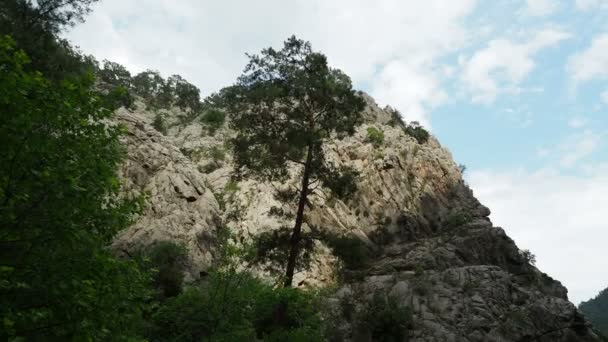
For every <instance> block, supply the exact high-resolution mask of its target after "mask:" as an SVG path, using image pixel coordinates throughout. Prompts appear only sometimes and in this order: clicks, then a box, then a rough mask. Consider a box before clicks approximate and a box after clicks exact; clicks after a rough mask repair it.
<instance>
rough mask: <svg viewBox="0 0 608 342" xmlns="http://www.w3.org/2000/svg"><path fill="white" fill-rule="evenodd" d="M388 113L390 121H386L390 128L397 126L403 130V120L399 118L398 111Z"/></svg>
mask: <svg viewBox="0 0 608 342" xmlns="http://www.w3.org/2000/svg"><path fill="white" fill-rule="evenodd" d="M390 112H391V119H390V120H389V121H388V124H389V125H390V126H391V127H395V126H399V127H401V128H404V129H405V127H406V125H405V122H404V121H403V118H402V117H401V113H399V111H398V110H396V109H393V110H391V111H390Z"/></svg>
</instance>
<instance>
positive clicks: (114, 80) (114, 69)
mask: <svg viewBox="0 0 608 342" xmlns="http://www.w3.org/2000/svg"><path fill="white" fill-rule="evenodd" d="M97 76H98V77H99V79H100V80H102V81H104V82H106V83H107V84H109V85H113V86H122V87H125V88H127V89H128V88H129V87H130V86H131V73H130V72H129V70H127V68H125V67H124V66H122V65H120V64H118V63H116V62H111V61H108V60H107V59H105V60H104V61H103V68H102V69H100V70H99V71H98V72H97Z"/></svg>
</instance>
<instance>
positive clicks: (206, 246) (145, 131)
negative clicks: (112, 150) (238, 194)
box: [114, 108, 221, 279]
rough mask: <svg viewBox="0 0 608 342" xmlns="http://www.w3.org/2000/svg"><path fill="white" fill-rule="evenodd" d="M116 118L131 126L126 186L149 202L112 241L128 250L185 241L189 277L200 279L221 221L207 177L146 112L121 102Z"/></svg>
mask: <svg viewBox="0 0 608 342" xmlns="http://www.w3.org/2000/svg"><path fill="white" fill-rule="evenodd" d="M116 120H117V122H118V123H120V124H122V125H124V126H125V127H126V129H127V134H125V136H124V138H123V143H124V145H125V146H126V150H127V159H126V161H125V163H124V164H123V165H122V168H121V173H122V179H123V180H124V189H125V190H126V191H127V192H128V193H129V194H131V195H134V196H138V195H144V196H145V199H146V205H145V208H144V211H143V213H142V214H141V217H139V219H138V220H137V222H136V223H135V224H134V225H133V226H131V227H130V228H129V229H127V230H126V231H123V232H121V233H120V234H119V235H118V237H117V238H116V239H115V241H114V247H115V248H116V249H117V250H118V251H122V252H124V253H126V254H129V253H130V252H131V251H135V250H137V249H139V248H141V247H146V246H149V245H151V244H154V243H155V242H157V241H164V240H175V241H180V242H183V243H184V244H185V246H186V248H187V250H188V256H189V260H188V265H186V270H187V271H188V272H187V273H188V274H187V276H188V279H197V278H198V277H199V273H200V272H202V271H204V270H205V269H206V268H208V266H209V264H210V263H211V261H212V259H213V255H212V253H213V251H214V249H215V246H216V235H217V234H216V230H217V229H218V227H220V222H221V219H220V211H219V205H218V203H217V201H216V200H215V197H214V196H213V193H212V192H211V191H210V190H209V189H208V188H207V186H206V185H205V177H204V176H203V175H202V174H201V173H200V172H199V171H197V170H196V167H195V166H194V165H193V164H192V163H191V161H190V160H189V159H188V158H187V157H185V156H184V155H183V154H182V152H180V150H179V149H178V148H177V147H176V146H175V145H174V144H173V143H172V141H171V139H170V138H167V137H165V136H163V135H162V134H161V133H159V132H157V131H156V130H155V129H154V128H152V127H151V126H150V125H149V121H148V119H146V118H145V117H144V116H141V115H138V114H137V113H132V112H130V111H128V110H126V109H124V108H121V109H119V110H118V112H117V113H116Z"/></svg>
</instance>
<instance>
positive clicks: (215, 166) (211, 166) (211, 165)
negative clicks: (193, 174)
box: [198, 162, 222, 173]
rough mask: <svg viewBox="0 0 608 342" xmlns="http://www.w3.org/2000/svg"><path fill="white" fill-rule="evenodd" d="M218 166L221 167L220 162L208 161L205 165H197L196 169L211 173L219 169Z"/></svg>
mask: <svg viewBox="0 0 608 342" xmlns="http://www.w3.org/2000/svg"><path fill="white" fill-rule="evenodd" d="M220 167H222V166H221V165H220V164H218V163H216V162H210V163H207V164H205V165H199V166H198V170H199V171H200V172H202V173H211V172H213V171H215V170H217V169H219V168H220Z"/></svg>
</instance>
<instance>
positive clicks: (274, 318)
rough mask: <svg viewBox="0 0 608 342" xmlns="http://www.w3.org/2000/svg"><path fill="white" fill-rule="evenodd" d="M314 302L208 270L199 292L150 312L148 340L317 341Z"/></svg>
mask: <svg viewBox="0 0 608 342" xmlns="http://www.w3.org/2000/svg"><path fill="white" fill-rule="evenodd" d="M318 301H319V299H318V297H317V296H316V295H315V294H314V293H310V292H305V291H301V290H298V289H294V288H277V289H274V288H273V287H272V286H270V285H268V284H265V283H264V282H262V281H260V280H259V279H256V278H255V277H253V276H252V275H250V274H249V273H245V272H236V271H234V269H230V270H224V271H214V272H212V273H210V275H209V277H208V280H207V281H206V282H205V283H204V284H203V285H202V286H201V287H193V288H190V289H188V290H186V291H184V292H183V293H182V294H181V295H179V296H177V297H175V298H172V299H170V300H168V301H167V302H166V303H165V304H164V305H162V306H161V307H160V308H159V310H158V311H157V312H156V313H154V315H153V316H152V320H151V327H150V329H149V330H148V334H149V336H148V337H149V339H150V340H151V341H176V342H178V341H184V342H185V341H253V340H263V341H322V340H323V322H322V320H321V317H320V315H319V314H318V310H317V307H318Z"/></svg>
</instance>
